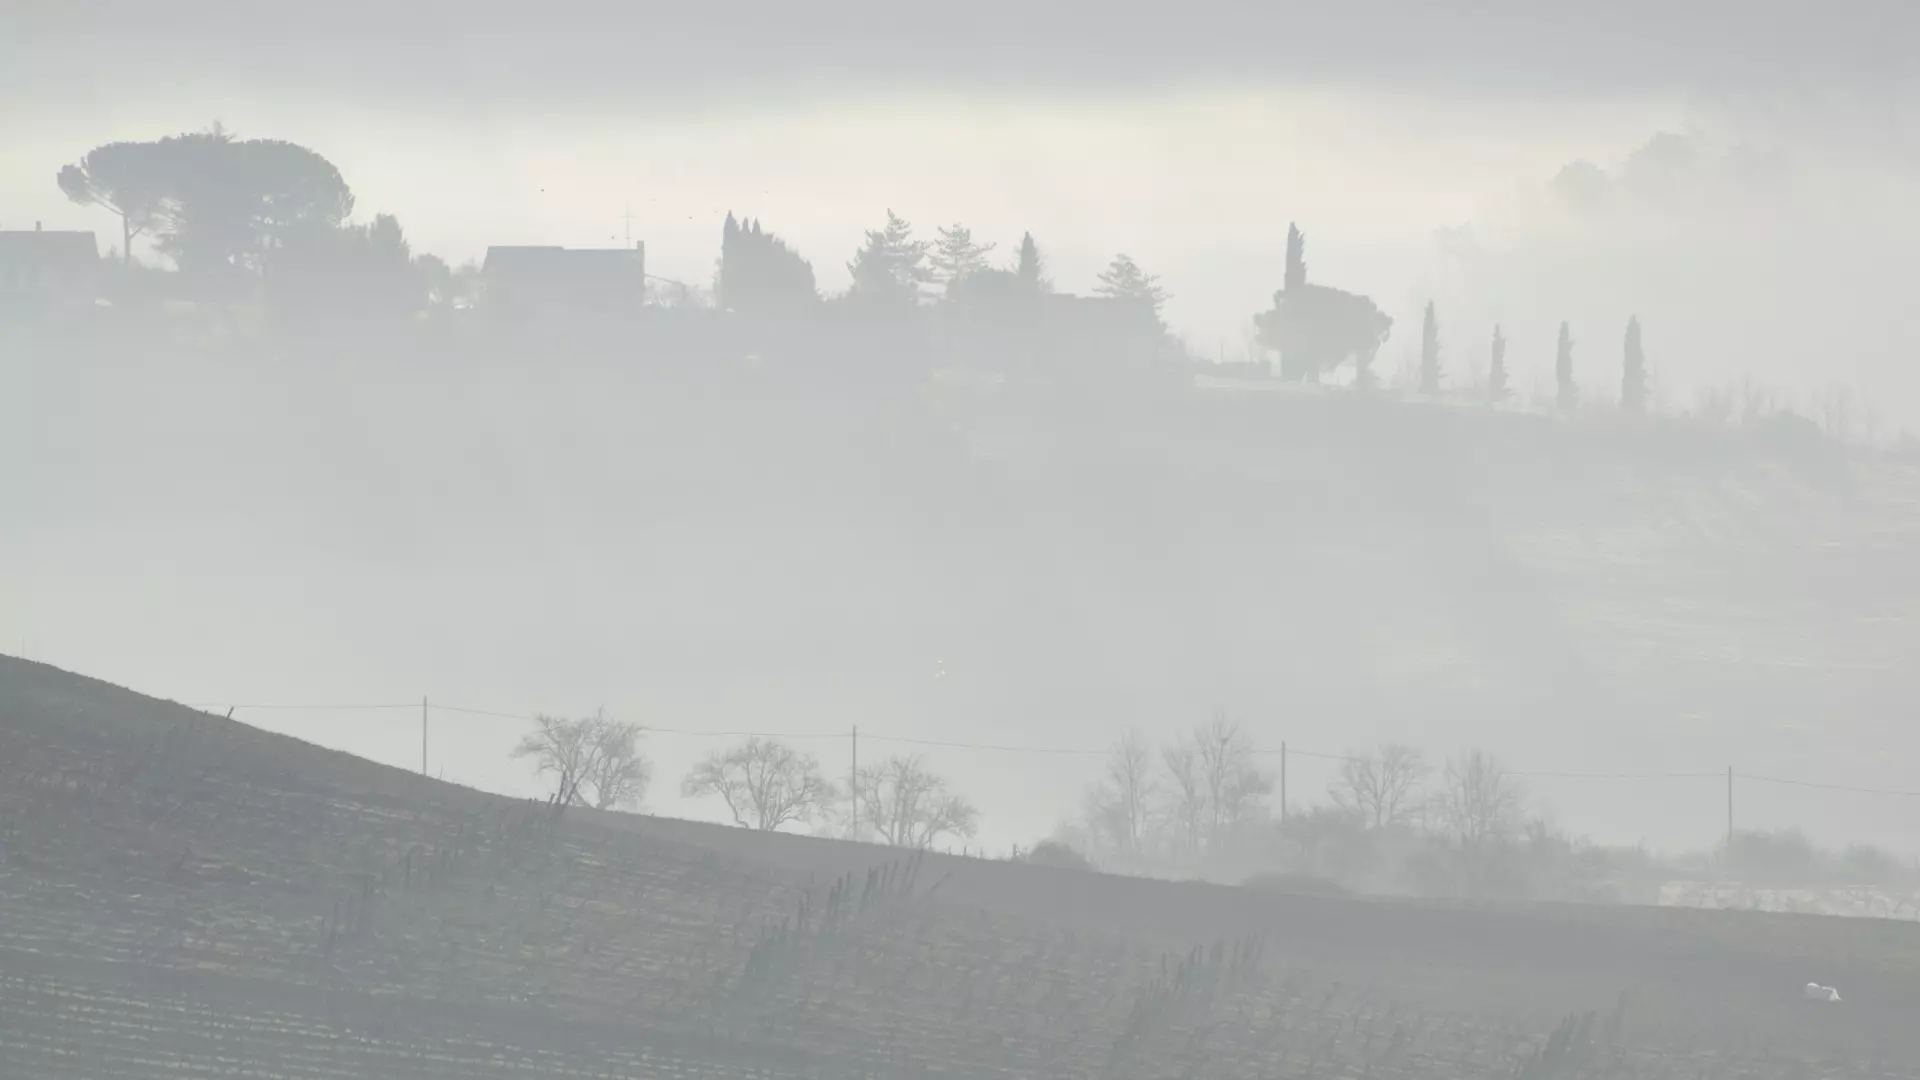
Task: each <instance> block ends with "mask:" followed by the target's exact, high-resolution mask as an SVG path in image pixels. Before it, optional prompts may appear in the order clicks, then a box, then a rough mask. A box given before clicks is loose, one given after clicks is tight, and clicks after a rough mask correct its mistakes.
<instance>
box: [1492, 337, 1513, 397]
mask: <svg viewBox="0 0 1920 1080" xmlns="http://www.w3.org/2000/svg"><path fill="white" fill-rule="evenodd" d="M1511 396H1513V388H1512V387H1511V386H1509V385H1508V383H1507V337H1506V335H1505V334H1502V333H1501V332H1500V327H1499V325H1498V324H1495V326H1494V328H1493V365H1492V366H1491V367H1489V368H1488V369H1487V399H1488V400H1489V401H1493V402H1496V403H1497V402H1502V401H1505V400H1507V398H1509V397H1511Z"/></svg>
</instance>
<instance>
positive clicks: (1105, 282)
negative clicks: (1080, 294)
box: [1093, 254, 1167, 315]
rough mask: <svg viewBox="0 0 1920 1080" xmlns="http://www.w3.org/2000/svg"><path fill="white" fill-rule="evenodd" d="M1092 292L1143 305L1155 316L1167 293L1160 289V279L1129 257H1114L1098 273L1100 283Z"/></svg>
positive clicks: (1165, 299) (1164, 301) (1165, 300)
mask: <svg viewBox="0 0 1920 1080" xmlns="http://www.w3.org/2000/svg"><path fill="white" fill-rule="evenodd" d="M1093 291H1094V292H1096V293H1099V294H1100V295H1101V296H1105V297H1108V298H1110V299H1113V300H1125V301H1128V302H1130V303H1136V304H1143V305H1145V306H1146V307H1148V308H1151V309H1152V310H1153V312H1154V313H1155V314H1156V315H1157V314H1159V312H1160V307H1161V305H1163V304H1165V303H1166V302H1167V291H1166V290H1165V289H1163V288H1161V287H1160V278H1159V277H1158V276H1157V275H1154V274H1149V273H1147V272H1146V271H1144V270H1142V269H1140V267H1139V265H1138V264H1137V263H1135V262H1134V261H1133V258H1132V257H1131V256H1129V255H1124V254H1122V255H1115V256H1114V257H1113V262H1111V263H1109V264H1108V265H1107V268H1106V269H1105V270H1103V271H1101V273H1100V283H1099V284H1098V285H1097V286H1095V288H1094V290H1093Z"/></svg>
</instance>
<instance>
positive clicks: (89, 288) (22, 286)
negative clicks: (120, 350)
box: [0, 222, 100, 312]
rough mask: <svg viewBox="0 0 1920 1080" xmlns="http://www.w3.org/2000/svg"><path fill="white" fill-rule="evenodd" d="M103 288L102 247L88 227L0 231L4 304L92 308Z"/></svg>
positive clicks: (26, 308)
mask: <svg viewBox="0 0 1920 1080" xmlns="http://www.w3.org/2000/svg"><path fill="white" fill-rule="evenodd" d="M99 291H100V249H99V246H98V245H97V244H96V242H95V241H94V237H93V234H92V233H90V232H68V231H49V230H43V229H42V228H41V227H40V225H39V223H37V222H36V223H35V224H34V227H33V231H32V232H26V231H4V230H0V309H4V310H6V311H10V312H56V311H76V310H83V309H86V308H91V307H92V306H93V303H94V300H95V299H96V298H97V297H98V296H99Z"/></svg>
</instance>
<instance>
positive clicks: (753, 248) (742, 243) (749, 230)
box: [713, 213, 820, 311]
mask: <svg viewBox="0 0 1920 1080" xmlns="http://www.w3.org/2000/svg"><path fill="white" fill-rule="evenodd" d="M713 292H714V299H715V301H716V302H717V303H718V304H719V305H720V306H721V307H723V308H731V309H733V310H735V311H767V310H771V309H776V308H793V307H800V306H805V305H807V304H811V303H813V302H815V301H817V300H818V299H820V293H819V290H818V288H817V287H816V286H815V284H814V278H813V264H812V263H809V262H808V261H807V260H805V259H803V258H801V257H800V255H799V253H798V252H796V251H794V250H793V249H792V248H790V247H788V246H787V243H786V241H784V240H782V239H780V238H779V237H778V236H775V235H774V234H773V233H771V232H766V231H764V230H762V229H761V227H760V221H759V219H757V218H750V219H748V220H746V221H744V222H743V221H739V220H736V219H735V218H734V216H733V214H731V213H729V214H728V215H727V221H726V225H725V226H724V227H723V228H722V230H721V234H720V269H719V272H718V274H716V275H715V279H714V287H713Z"/></svg>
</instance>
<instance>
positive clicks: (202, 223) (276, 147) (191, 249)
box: [156, 128, 353, 273]
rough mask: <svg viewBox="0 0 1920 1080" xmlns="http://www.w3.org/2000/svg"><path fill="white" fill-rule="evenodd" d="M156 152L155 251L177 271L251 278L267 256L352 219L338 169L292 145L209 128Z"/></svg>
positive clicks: (173, 139)
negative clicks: (160, 186) (160, 195)
mask: <svg viewBox="0 0 1920 1080" xmlns="http://www.w3.org/2000/svg"><path fill="white" fill-rule="evenodd" d="M156 145H157V150H156V154H157V155H158V157H159V159H160V162H161V168H162V169H163V170H164V171H165V174H166V177H167V181H166V198H165V201H164V203H163V206H164V211H163V219H164V222H165V228H164V229H162V230H161V231H160V233H159V240H158V243H157V245H156V246H157V247H158V249H159V250H160V251H161V253H163V254H165V255H166V256H168V257H169V258H171V259H172V260H173V261H174V264H175V265H176V266H178V267H179V268H180V269H181V270H183V271H188V272H195V273H216V272H218V273H225V272H233V271H243V272H250V273H257V272H259V271H260V270H261V269H262V268H263V267H264V265H265V263H266V260H267V258H268V256H269V254H270V253H271V252H273V251H274V250H276V249H278V248H280V247H282V246H284V245H285V244H287V243H288V242H289V241H290V240H292V239H294V238H297V237H301V236H305V235H311V234H312V233H313V232H314V231H316V230H323V229H329V228H339V227H340V226H341V225H343V224H345V223H346V220H347V218H348V217H349V216H350V215H351V214H352V213H353V191H352V189H350V188H349V187H347V183H346V181H345V180H344V179H342V178H341V176H340V170H338V169H336V168H334V166H333V163H332V162H330V161H328V160H327V159H326V158H324V157H321V156H320V155H319V154H317V153H314V152H313V151H312V150H309V149H307V148H306V147H304V146H300V145H298V144H297V143H290V142H284V141H281V140H278V139H246V140H239V139H235V138H233V137H232V136H231V135H229V134H227V133H226V132H224V131H222V130H220V129H218V128H215V129H214V130H212V131H208V132H197V133H193V134H188V135H172V136H168V137H167V138H164V139H161V140H160V141H159V143H158V144H156Z"/></svg>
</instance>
